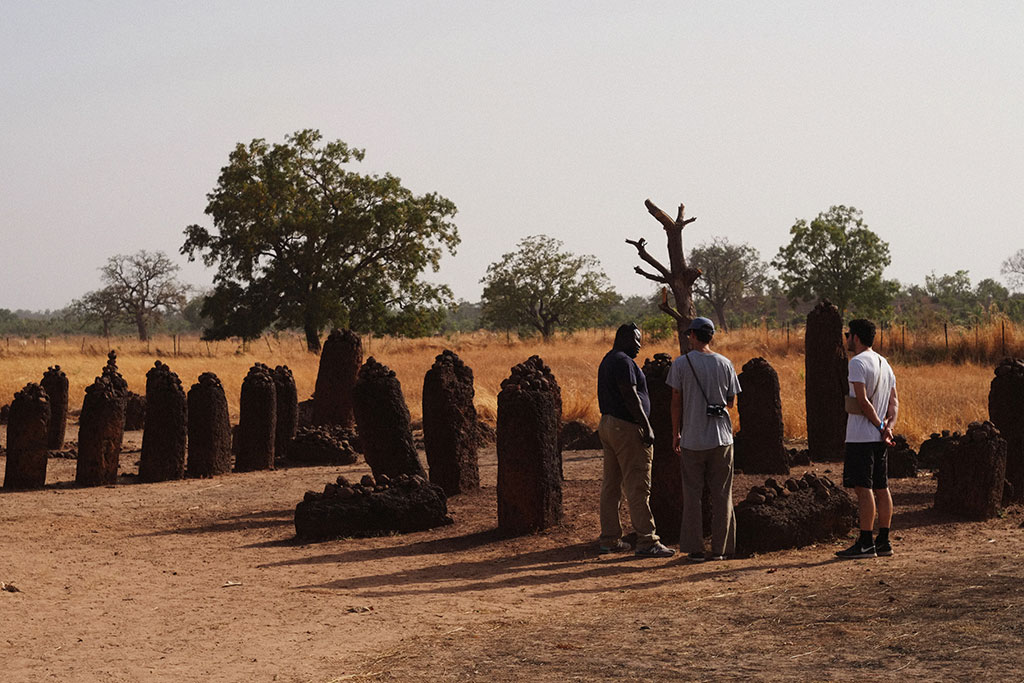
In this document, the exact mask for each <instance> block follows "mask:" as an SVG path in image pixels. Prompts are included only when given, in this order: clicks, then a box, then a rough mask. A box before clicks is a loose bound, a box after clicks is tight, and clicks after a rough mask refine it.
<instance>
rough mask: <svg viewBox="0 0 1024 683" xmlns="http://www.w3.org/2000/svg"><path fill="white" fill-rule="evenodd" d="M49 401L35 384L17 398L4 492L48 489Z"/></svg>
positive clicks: (11, 419) (9, 428)
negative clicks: (44, 487)
mask: <svg viewBox="0 0 1024 683" xmlns="http://www.w3.org/2000/svg"><path fill="white" fill-rule="evenodd" d="M49 422H50V399H49V397H48V396H47V395H46V390H45V389H43V388H42V387H41V386H39V385H38V384H35V383H30V384H26V385H25V388H24V389H22V390H21V391H19V392H18V393H16V394H15V395H14V400H13V401H11V410H10V414H9V416H8V420H7V468H6V471H5V472H4V488H5V489H38V488H42V487H43V486H45V485H46V459H47V458H48V457H49V453H47V450H46V438H47V425H48V424H49Z"/></svg>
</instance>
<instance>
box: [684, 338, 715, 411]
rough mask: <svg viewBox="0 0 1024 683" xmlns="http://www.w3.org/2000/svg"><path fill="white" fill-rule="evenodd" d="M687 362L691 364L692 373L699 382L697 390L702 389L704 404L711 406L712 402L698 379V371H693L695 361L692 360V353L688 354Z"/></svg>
mask: <svg viewBox="0 0 1024 683" xmlns="http://www.w3.org/2000/svg"><path fill="white" fill-rule="evenodd" d="M685 358H686V362H687V363H689V364H690V372H692V373H693V378H694V379H695V380H697V388H698V389H700V395H701V396H703V397H704V403H706V404H708V405H711V401H709V400H708V395H707V394H705V393H704V387H702V386H701V384H700V378H699V377H697V371H696V370H694V369H693V361H692V360H690V352H689V351H687V352H686V356H685Z"/></svg>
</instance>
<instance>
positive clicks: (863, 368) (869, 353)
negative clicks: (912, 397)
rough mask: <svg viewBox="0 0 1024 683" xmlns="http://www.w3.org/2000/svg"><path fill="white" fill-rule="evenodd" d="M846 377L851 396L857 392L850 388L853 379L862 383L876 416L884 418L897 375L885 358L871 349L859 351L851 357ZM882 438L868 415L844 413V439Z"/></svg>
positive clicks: (860, 441)
mask: <svg viewBox="0 0 1024 683" xmlns="http://www.w3.org/2000/svg"><path fill="white" fill-rule="evenodd" d="M847 379H849V381H850V396H856V394H855V393H854V392H853V383H854V382H862V383H863V384H864V392H865V393H866V394H867V397H868V401H870V402H871V405H873V406H874V407H875V412H876V413H878V417H880V418H882V419H883V420H884V419H885V413H886V411H887V410H889V396H891V395H892V389H893V387H895V386H896V375H895V374H893V371H892V368H891V367H889V363H888V361H886V360H885V359H884V358H882V357H881V356H879V355H878V354H877V353H875V352H874V351H873V350H871V349H867V350H865V351H862V352H861V353H858V354H857V355H856V356H854V357H853V358H851V359H850V369H849V373H848V376H847ZM881 440H882V433H881V432H879V431H878V427H876V426H875V425H873V424H871V421H870V420H868V418H866V417H864V416H863V415H847V416H846V442H847V443H873V442H875V441H881Z"/></svg>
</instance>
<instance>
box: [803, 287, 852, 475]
mask: <svg viewBox="0 0 1024 683" xmlns="http://www.w3.org/2000/svg"><path fill="white" fill-rule="evenodd" d="M804 363H805V372H804V377H805V380H804V382H805V385H806V389H805V398H806V401H807V448H808V450H809V451H810V453H811V458H812V459H814V460H818V461H822V460H833V461H834V460H842V459H843V454H844V450H845V442H846V407H845V402H844V399H843V396H845V395H846V394H847V392H849V390H850V385H849V384H848V383H847V379H846V373H847V366H846V346H845V345H844V343H843V316H842V314H840V312H839V309H838V308H836V307H835V306H834V305H832V303H831V302H829V301H828V300H827V299H826V300H824V301H822V302H821V303H819V304H818V305H817V306H815V307H814V309H813V310H812V311H811V312H810V313H808V314H807V330H806V332H805V336H804Z"/></svg>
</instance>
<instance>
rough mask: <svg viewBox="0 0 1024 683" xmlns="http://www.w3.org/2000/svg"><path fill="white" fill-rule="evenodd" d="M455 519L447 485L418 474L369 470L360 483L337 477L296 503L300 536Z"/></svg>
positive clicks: (413, 527)
mask: <svg viewBox="0 0 1024 683" xmlns="http://www.w3.org/2000/svg"><path fill="white" fill-rule="evenodd" d="M451 523H452V519H451V517H449V516H448V503H447V499H446V498H445V495H444V491H442V490H441V487H440V486H437V485H435V484H431V483H430V482H428V481H427V480H426V479H424V478H423V477H421V476H419V475H411V476H410V475H408V474H401V475H399V476H397V477H395V478H394V479H392V478H390V477H388V476H387V475H380V476H378V477H376V478H374V477H372V476H370V475H366V476H364V477H363V478H362V480H360V482H359V483H358V484H351V483H350V482H349V481H348V480H347V479H345V477H338V479H337V481H336V482H334V483H330V484H327V485H326V486H324V490H323V493H316V492H314V491H307V492H306V495H305V497H304V498H303V500H302V502H301V503H299V504H298V505H297V506H296V507H295V534H296V536H298V538H299V539H301V540H325V539H330V538H338V537H353V536H355V537H364V536H383V535H386V534H390V533H396V532H397V533H408V532H412V531H423V530H425V529H433V528H434V527H438V526H443V525H445V524H451Z"/></svg>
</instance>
